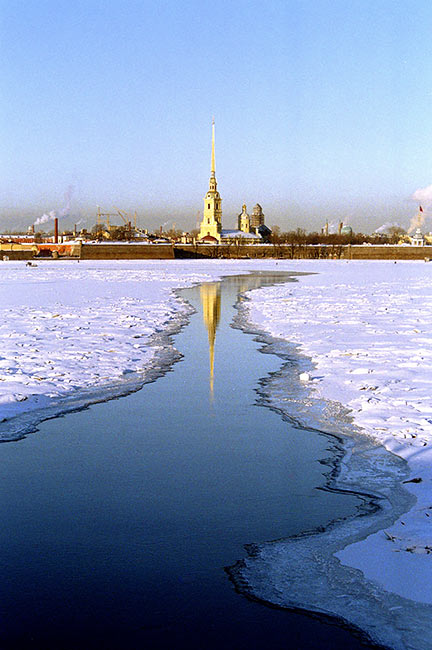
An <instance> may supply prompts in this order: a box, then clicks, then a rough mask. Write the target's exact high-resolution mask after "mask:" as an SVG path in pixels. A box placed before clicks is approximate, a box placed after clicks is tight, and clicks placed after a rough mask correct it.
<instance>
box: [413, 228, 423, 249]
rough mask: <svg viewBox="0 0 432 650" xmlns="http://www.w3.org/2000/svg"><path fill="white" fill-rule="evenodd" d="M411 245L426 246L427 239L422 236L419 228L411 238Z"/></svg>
mask: <svg viewBox="0 0 432 650" xmlns="http://www.w3.org/2000/svg"><path fill="white" fill-rule="evenodd" d="M411 244H412V245H413V246H424V245H425V238H424V237H423V235H422V232H421V230H420V228H417V229H416V231H415V233H414V235H413V236H412V237H411Z"/></svg>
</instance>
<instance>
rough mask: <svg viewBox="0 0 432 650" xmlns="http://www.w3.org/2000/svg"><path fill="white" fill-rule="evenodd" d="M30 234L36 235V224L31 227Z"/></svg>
mask: <svg viewBox="0 0 432 650" xmlns="http://www.w3.org/2000/svg"><path fill="white" fill-rule="evenodd" d="M30 232H31V234H32V235H34V234H35V227H34V224H33V225H31V226H30Z"/></svg>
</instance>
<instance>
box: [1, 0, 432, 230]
mask: <svg viewBox="0 0 432 650" xmlns="http://www.w3.org/2000/svg"><path fill="white" fill-rule="evenodd" d="M431 19H432V6H430V4H429V3H428V2H426V1H425V0H412V1H410V2H409V3H400V6H399V4H398V3H394V2H393V0H375V1H374V2H372V1H371V0H352V1H351V2H349V3H348V2H345V0H332V1H330V0H313V1H312V0H309V1H308V0H275V1H273V0H272V1H270V2H269V3H266V4H265V5H264V4H263V3H260V2H255V1H252V2H244V1H243V0H239V1H238V2H235V3H232V2H227V1H224V0H222V1H221V2H218V3H217V4H206V3H202V2H198V1H197V0H192V1H191V2H189V3H185V4H183V3H182V4H178V3H176V2H174V0H165V1H157V0H156V1H154V2H152V3H149V2H145V3H143V2H140V1H138V0H136V1H135V0H125V1H124V2H119V1H117V0H113V1H112V2H110V3H106V4H105V3H101V2H99V1H98V0H87V1H84V0H77V1H76V2H74V3H67V2H65V1H64V0H60V2H54V1H53V0H40V1H39V2H37V3H21V4H19V3H18V4H17V3H15V2H12V0H2V1H1V3H0V30H1V45H0V48H1V54H2V56H1V57H0V61H1V62H0V71H1V74H2V79H3V102H2V109H1V111H0V129H1V132H2V149H3V156H2V164H1V167H0V172H1V173H0V229H2V230H4V229H10V230H13V229H17V228H20V229H21V228H25V227H27V226H29V225H31V223H34V221H36V219H37V218H38V217H41V216H42V215H43V214H44V213H47V214H48V213H49V212H50V211H52V210H55V211H56V212H57V213H61V212H62V211H63V213H64V211H65V198H64V195H65V193H66V192H67V191H68V188H72V190H71V193H70V210H68V211H67V216H64V217H63V221H64V225H65V226H67V227H70V226H71V225H73V223H76V222H77V221H79V220H80V219H84V220H85V221H84V222H83V225H85V226H86V227H91V226H92V225H93V224H94V223H95V219H96V210H97V207H96V206H97V205H101V206H102V207H103V208H104V209H106V210H108V211H111V210H112V208H113V206H118V207H120V208H122V209H125V210H129V211H132V212H133V211H134V210H137V213H138V222H139V223H140V225H142V226H143V227H147V228H149V229H150V230H152V229H154V228H157V227H159V226H160V225H162V224H163V223H165V222H168V225H169V224H170V223H171V224H172V223H176V226H177V228H179V229H183V230H191V229H193V228H195V227H196V224H197V221H198V211H200V215H201V216H202V199H203V196H204V193H205V191H206V187H207V182H208V176H209V170H210V158H209V142H210V137H211V119H212V117H213V116H214V117H215V120H216V143H217V144H216V170H217V178H218V184H219V190H220V192H221V195H222V198H223V205H222V207H223V221H224V224H226V226H227V227H233V226H234V225H235V223H236V216H237V215H238V214H239V213H240V212H241V206H242V204H243V203H246V205H247V206H248V209H251V208H252V207H253V205H255V203H257V202H258V203H260V204H261V205H262V207H263V210H264V213H265V215H266V223H267V224H268V225H269V226H271V225H273V224H278V225H279V226H280V228H281V229H282V230H291V229H295V228H297V227H302V228H305V229H307V230H309V231H311V230H319V229H320V228H321V227H322V226H323V225H324V223H325V221H326V220H329V221H330V222H331V221H334V222H336V221H339V220H342V221H344V222H345V223H349V224H350V225H351V226H352V227H353V229H354V230H355V231H363V232H372V231H373V230H375V229H376V228H378V227H379V226H381V225H382V224H383V223H399V224H400V225H401V226H403V227H405V228H407V227H408V226H409V223H410V220H411V218H412V217H413V215H414V214H415V213H416V211H417V208H418V204H419V203H422V204H423V206H424V214H425V224H424V229H425V230H431V229H432V218H431V216H432V189H431V187H430V186H431V184H432V173H431V169H432V149H431V147H430V141H431V135H432V125H431V120H430V100H431V94H432V88H431V79H432V76H431V67H432V60H431V57H430V54H429V53H428V48H427V47H426V46H425V44H426V43H428V40H429V31H430V30H429V25H431V24H432V20H431ZM419 190H421V191H419ZM47 227H48V226H47ZM60 227H61V226H60Z"/></svg>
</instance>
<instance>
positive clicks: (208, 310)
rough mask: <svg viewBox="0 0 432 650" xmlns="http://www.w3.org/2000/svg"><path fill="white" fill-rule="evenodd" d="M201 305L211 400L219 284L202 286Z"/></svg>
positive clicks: (218, 314)
mask: <svg viewBox="0 0 432 650" xmlns="http://www.w3.org/2000/svg"><path fill="white" fill-rule="evenodd" d="M200 293H201V303H202V307H203V317H204V323H205V325H206V328H207V334H208V342H209V352H210V395H211V397H212V398H213V383H214V345H215V340H216V329H217V326H218V325H219V319H220V310H221V293H220V282H212V283H209V284H202V285H201V289H200Z"/></svg>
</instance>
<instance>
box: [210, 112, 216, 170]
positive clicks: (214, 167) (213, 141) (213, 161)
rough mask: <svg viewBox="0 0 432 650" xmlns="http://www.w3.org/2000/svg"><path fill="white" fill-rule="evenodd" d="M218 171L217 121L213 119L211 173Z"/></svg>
mask: <svg viewBox="0 0 432 650" xmlns="http://www.w3.org/2000/svg"><path fill="white" fill-rule="evenodd" d="M215 173H216V166H215V121H214V118H213V119H212V157H211V175H212V176H214V175H215Z"/></svg>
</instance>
